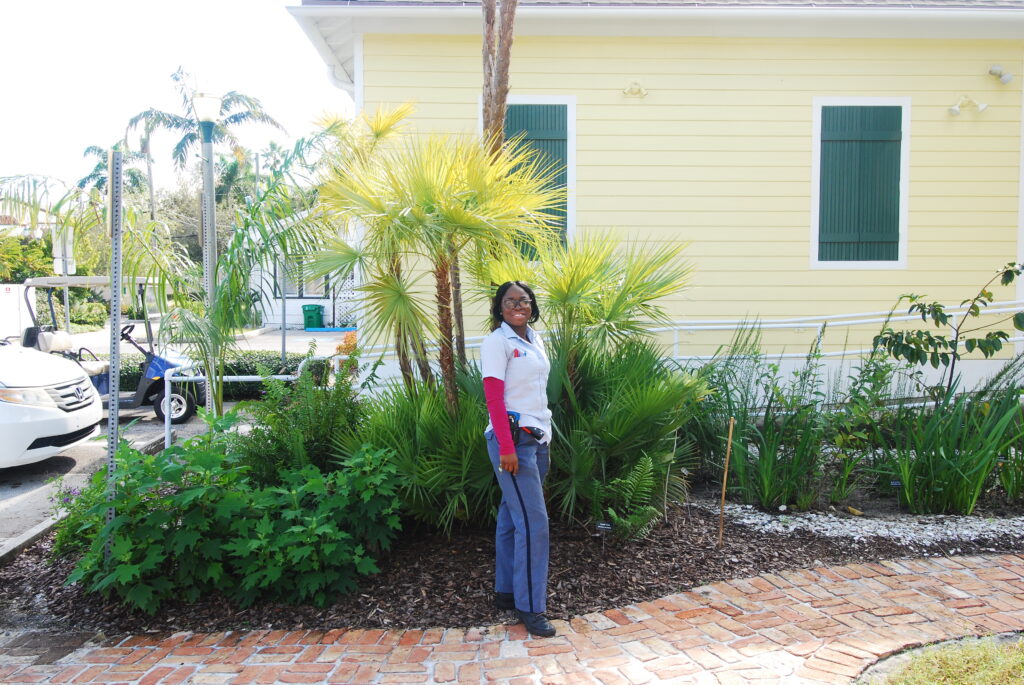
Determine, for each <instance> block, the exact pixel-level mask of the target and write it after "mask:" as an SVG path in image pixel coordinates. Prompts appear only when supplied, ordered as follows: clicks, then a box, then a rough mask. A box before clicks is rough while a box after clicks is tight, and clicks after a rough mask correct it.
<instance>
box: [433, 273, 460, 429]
mask: <svg viewBox="0 0 1024 685" xmlns="http://www.w3.org/2000/svg"><path fill="white" fill-rule="evenodd" d="M434 279H435V287H436V289H437V327H438V331H439V333H440V340H439V341H438V342H439V344H440V347H441V349H440V353H439V354H438V361H439V363H440V366H441V383H442V385H444V396H445V401H446V404H447V406H448V413H449V414H450V415H451V416H455V413H456V412H457V411H458V408H459V404H458V403H459V398H458V393H457V392H456V389H455V357H454V355H453V354H452V283H451V265H450V264H448V263H446V260H442V261H441V262H440V263H439V264H437V265H436V266H435V267H434Z"/></svg>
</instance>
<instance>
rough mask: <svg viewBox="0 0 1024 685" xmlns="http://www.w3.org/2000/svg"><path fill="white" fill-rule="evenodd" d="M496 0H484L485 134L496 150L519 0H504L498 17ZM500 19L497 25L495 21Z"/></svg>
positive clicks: (502, 132) (500, 136) (501, 134)
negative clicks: (496, 15)
mask: <svg viewBox="0 0 1024 685" xmlns="http://www.w3.org/2000/svg"><path fill="white" fill-rule="evenodd" d="M495 4H496V0H483V2H482V7H483V12H484V54H483V57H484V92H483V110H484V111H483V117H484V122H483V123H484V136H485V137H486V138H487V140H489V141H490V144H491V152H492V153H497V152H498V150H500V149H501V145H502V143H503V142H504V140H505V105H506V101H507V100H508V70H509V64H510V63H511V61H512V36H513V28H514V25H515V18H516V8H517V6H518V5H519V0H501V9H500V16H499V17H498V18H497V22H496V21H495V14H496V12H495V10H496V8H495ZM496 23H497V25H496ZM495 33H497V36H495Z"/></svg>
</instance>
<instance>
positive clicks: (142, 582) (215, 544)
mask: <svg viewBox="0 0 1024 685" xmlns="http://www.w3.org/2000/svg"><path fill="white" fill-rule="evenodd" d="M237 420H238V419H237V416H236V415H235V414H233V413H228V414H227V415H225V416H224V417H221V418H219V419H216V420H215V421H214V422H213V425H212V429H213V430H212V431H211V432H210V433H208V434H206V435H203V436H201V437H198V438H194V439H192V440H189V441H188V442H186V443H185V445H183V446H175V447H172V448H170V449H168V450H165V451H164V452H163V453H162V454H160V455H156V456H154V455H145V454H142V453H140V452H138V451H137V450H134V449H132V448H131V447H129V446H128V445H127V444H126V443H122V444H121V446H120V448H119V449H118V455H117V478H116V483H117V492H116V495H115V497H114V500H113V502H112V503H111V504H112V505H113V507H114V508H115V511H116V515H115V517H114V519H113V520H112V521H111V522H110V523H105V519H104V516H105V513H106V510H107V506H108V505H107V503H106V502H102V503H99V504H97V505H96V506H94V507H92V508H91V509H89V510H88V512H87V515H86V516H84V517H83V518H84V519H86V520H83V521H82V523H81V525H79V527H78V531H79V534H81V535H83V536H84V537H85V538H86V539H87V540H88V549H87V551H86V552H85V554H84V555H83V557H82V558H81V560H80V561H79V562H78V564H77V566H76V567H75V570H74V571H73V572H72V574H71V576H70V577H69V579H68V582H69V583H74V582H81V583H84V584H85V586H86V588H87V589H88V590H89V591H92V592H102V593H105V594H107V595H111V594H113V595H114V596H116V597H117V598H118V599H119V600H120V601H121V602H124V603H126V604H129V605H131V606H133V607H137V608H140V609H142V610H144V611H147V612H150V613H152V612H154V611H156V609H157V608H159V606H160V605H161V603H163V602H164V601H166V600H168V599H172V598H179V599H184V600H185V601H190V602H194V601H196V600H198V599H199V598H200V597H203V596H205V595H207V594H209V593H211V592H221V593H224V594H225V595H226V596H227V597H229V598H230V599H232V600H234V601H237V602H239V603H240V604H242V605H248V604H250V603H252V602H254V601H256V600H257V599H259V598H261V597H266V598H271V599H275V600H280V601H285V602H313V603H315V604H317V605H324V604H327V603H328V602H329V601H330V600H331V598H332V597H334V596H336V595H337V594H339V593H343V592H350V591H352V590H353V589H354V588H355V587H356V580H357V578H358V577H359V576H360V575H367V574H371V573H375V572H376V571H377V566H376V563H375V561H374V558H373V555H374V554H375V553H376V552H377V551H379V550H384V549H387V548H388V546H389V545H390V542H391V540H392V539H393V537H394V535H395V533H396V531H397V530H398V529H399V520H398V516H397V510H398V499H397V497H396V494H395V493H396V487H397V485H396V483H397V478H396V472H395V469H394V467H393V465H392V464H391V460H390V458H389V455H388V454H387V452H386V451H384V450H373V449H370V448H368V447H364V448H362V449H360V450H358V451H356V452H355V453H354V454H352V455H351V456H350V457H348V458H346V459H345V460H344V461H343V462H342V464H341V465H340V466H341V468H340V469H339V470H337V471H334V472H332V473H329V474H322V473H321V472H320V471H318V470H317V469H316V468H315V467H312V466H307V467H304V468H302V469H299V470H296V471H291V472H282V473H281V474H280V475H281V482H282V485H281V486H280V487H267V488H261V487H257V486H254V485H253V483H252V481H251V480H250V479H249V477H248V474H247V473H246V468H245V467H244V466H241V465H240V464H239V463H238V460H237V457H236V455H234V454H233V453H231V451H230V445H231V441H230V440H229V439H228V438H227V435H226V432H225V431H226V430H227V429H228V428H229V427H230V426H231V425H232V424H233V423H235V422H236V421H237ZM108 542H109V544H110V552H111V554H110V561H109V563H108V562H106V561H105V554H104V549H105V547H106V544H107V543H108Z"/></svg>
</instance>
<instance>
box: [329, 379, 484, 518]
mask: <svg viewBox="0 0 1024 685" xmlns="http://www.w3.org/2000/svg"><path fill="white" fill-rule="evenodd" d="M457 384H458V411H456V412H454V413H453V414H449V412H448V411H447V409H446V408H445V398H444V390H443V389H442V388H441V387H439V386H438V385H436V384H427V383H422V382H414V383H413V384H412V385H411V386H410V387H406V386H405V385H404V384H403V383H401V382H398V381H395V382H393V383H391V384H388V385H385V386H384V387H383V388H382V389H381V392H379V393H378V394H377V396H376V397H374V398H373V399H370V400H367V402H366V405H365V406H364V408H363V411H364V412H365V414H364V418H363V423H362V427H361V429H360V430H359V432H358V434H357V433H348V434H342V435H340V436H339V437H338V439H337V443H336V444H337V448H338V450H339V453H340V454H343V455H349V454H353V453H355V451H356V450H358V449H359V447H360V446H361V445H362V443H364V442H366V443H369V444H371V445H375V446H377V447H383V448H387V449H388V450H389V451H390V452H391V454H392V455H393V456H392V458H393V463H394V466H395V468H396V469H397V471H398V473H401V474H402V475H403V477H404V478H403V481H402V486H401V488H402V489H401V499H402V505H403V510H404V511H406V512H408V513H410V514H411V515H412V516H413V517H415V518H417V519H419V520H421V521H424V522H426V523H428V524H430V525H432V526H434V527H437V528H439V529H441V530H442V531H445V532H448V533H450V532H451V529H452V526H453V525H454V524H455V523H456V522H457V521H461V522H466V521H468V522H474V523H482V522H484V521H488V520H493V518H494V512H495V510H496V507H497V504H498V501H499V500H500V496H501V495H500V491H499V490H498V486H497V483H496V482H495V479H494V472H493V470H492V468H491V463H490V460H488V458H487V446H486V443H485V442H484V437H483V433H484V427H485V426H486V425H487V422H488V418H487V409H486V405H485V403H484V394H483V380H482V379H481V377H480V372H479V371H478V370H477V369H476V368H475V367H471V368H469V369H468V370H466V371H463V372H460V373H459V374H458V375H457Z"/></svg>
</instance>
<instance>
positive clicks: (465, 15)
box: [288, 5, 1024, 93]
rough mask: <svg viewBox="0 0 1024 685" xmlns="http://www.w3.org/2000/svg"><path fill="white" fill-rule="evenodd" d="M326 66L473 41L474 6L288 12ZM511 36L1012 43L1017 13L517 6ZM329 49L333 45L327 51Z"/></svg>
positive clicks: (348, 72) (1020, 20)
mask: <svg viewBox="0 0 1024 685" xmlns="http://www.w3.org/2000/svg"><path fill="white" fill-rule="evenodd" d="M288 11H289V12H290V13H291V14H292V16H293V17H295V19H296V21H298V22H299V25H300V26H301V27H302V29H303V31H305V32H306V35H307V36H309V39H310V41H311V42H312V43H313V46H314V47H315V48H316V50H317V51H318V52H319V53H320V56H321V57H322V58H323V60H324V63H325V64H327V66H328V72H329V76H330V78H331V80H332V82H333V83H334V84H335V85H337V86H338V87H339V88H342V89H344V90H346V91H348V92H349V93H351V92H352V91H353V80H354V79H353V74H354V65H353V53H354V42H355V37H356V36H359V35H363V34H366V33H392V34H394V33H405V34H435V35H476V34H479V33H480V31H481V24H482V17H481V10H480V8H479V7H466V6H379V5H378V6H372V5H371V6H365V5H364V6H353V5H344V6H342V5H334V6H325V5H305V6H301V7H289V8H288ZM516 34H517V35H548V36H587V35H595V36H729V37H790V38H801V37H807V38H812V37H813V38H948V39H976V38H987V39H995V40H1020V39H1021V37H1022V36H1024V12H1022V11H1020V10H1017V9H1005V10H1004V9H986V10H972V9H962V8H950V9H933V8H928V9H890V8H879V7H870V8H856V9H849V8H815V9H805V8H777V9H765V8H745V7H733V8H720V7H717V8H695V7H664V6H658V7H608V6H595V5H590V6H571V7H566V6H533V5H525V6H524V5H520V6H519V9H518V11H517V12H516ZM332 46H334V47H332Z"/></svg>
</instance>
